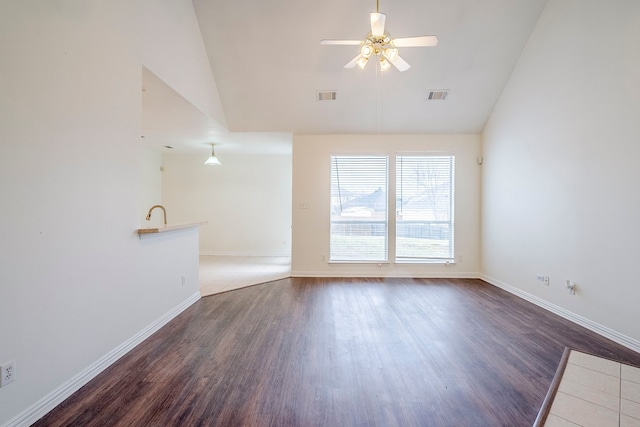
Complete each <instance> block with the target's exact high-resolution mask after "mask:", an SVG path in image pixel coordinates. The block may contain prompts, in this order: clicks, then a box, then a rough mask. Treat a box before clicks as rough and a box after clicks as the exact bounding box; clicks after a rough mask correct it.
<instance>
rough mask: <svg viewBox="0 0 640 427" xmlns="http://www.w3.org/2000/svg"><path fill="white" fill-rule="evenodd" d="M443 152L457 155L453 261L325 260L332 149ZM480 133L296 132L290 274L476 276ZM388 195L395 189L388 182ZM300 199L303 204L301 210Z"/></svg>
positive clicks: (326, 253)
mask: <svg viewBox="0 0 640 427" xmlns="http://www.w3.org/2000/svg"><path fill="white" fill-rule="evenodd" d="M398 151H405V152H407V151H408V152H447V153H452V154H454V155H455V156H456V177H455V179H456V184H455V185H456V186H455V243H454V245H455V252H456V262H457V263H456V264H455V265H450V266H445V265H443V264H417V265H412V264H394V263H393V262H392V263H390V264H388V265H387V264H385V265H383V266H381V267H378V266H376V265H375V264H329V263H328V262H327V261H323V260H322V257H323V256H325V259H328V256H327V255H328V253H329V221H330V218H329V213H330V212H329V201H330V172H331V161H330V157H331V154H354V153H367V154H372V153H373V154H377V153H380V154H387V155H389V156H392V155H394V154H395V153H396V152H398ZM479 155H480V136H479V135H297V136H294V139H293V249H292V261H291V262H292V266H291V269H292V274H293V275H295V276H365V277H366V276H373V277H385V276H387V277H477V276H478V274H479V271H480V255H479V247H480V234H479V218H480V166H479V165H478V164H477V161H476V159H477V156H479ZM389 193H390V197H391V198H392V199H393V198H394V197H395V188H394V187H393V186H390V188H389ZM301 204H304V205H305V206H306V208H304V209H301V208H300V205H301Z"/></svg>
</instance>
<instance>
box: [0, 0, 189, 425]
mask: <svg viewBox="0 0 640 427" xmlns="http://www.w3.org/2000/svg"><path fill="white" fill-rule="evenodd" d="M138 12H139V11H138V9H137V7H136V5H135V2H130V1H128V0H127V1H125V0H116V1H108V2H51V1H48V0H32V1H19V0H9V1H4V2H2V3H1V6H0V28H2V30H1V31H2V37H0V99H2V101H1V102H0V117H1V119H0V141H1V142H0V236H1V238H0V325H3V328H2V334H1V335H2V336H1V338H0V340H1V341H0V363H5V362H7V361H9V360H15V361H16V366H17V380H16V382H14V383H12V384H10V385H8V386H7V387H3V388H1V389H0V425H4V424H5V423H7V422H9V420H11V419H14V420H15V419H16V418H15V417H17V416H19V415H20V414H23V415H24V414H25V413H26V412H25V411H27V409H28V408H30V407H31V410H33V408H34V407H32V405H36V406H38V405H39V403H38V401H39V400H40V399H43V398H47V397H48V396H49V397H50V396H51V394H50V393H52V392H53V391H54V390H60V387H63V388H64V387H67V388H66V390H68V389H69V387H70V388H73V387H72V386H73V384H71V385H70V384H69V383H68V381H71V380H72V379H73V378H75V376H76V375H78V374H80V373H82V372H83V371H85V370H86V369H87V368H88V367H89V366H91V365H93V364H94V363H95V362H96V361H98V360H100V359H102V358H103V357H104V356H105V355H107V354H110V353H111V351H112V350H114V349H115V348H117V347H118V346H120V345H121V344H123V343H125V342H126V341H128V340H130V339H131V338H132V337H134V336H135V335H136V334H138V333H139V332H140V331H142V330H144V329H145V328H147V327H148V326H149V325H150V324H152V323H153V322H155V321H157V319H159V318H161V317H162V316H163V315H164V314H166V313H168V312H170V311H171V310H173V309H174V308H175V307H176V306H179V305H180V304H181V303H183V302H184V301H187V300H189V299H190V298H192V297H193V295H194V294H196V293H197V290H198V284H197V274H198V265H197V235H194V234H193V233H192V232H186V233H184V234H182V235H173V236H165V237H162V238H159V239H147V240H141V239H139V238H138V236H137V234H136V233H135V230H136V229H137V228H138V227H139V226H140V225H141V223H142V222H143V216H142V215H141V207H140V206H141V200H142V199H143V197H144V196H143V195H142V193H141V189H142V187H143V185H142V184H141V182H142V181H141V180H142V177H141V175H143V174H144V173H143V171H142V170H141V164H142V163H143V162H144V160H143V158H141V156H144V154H143V153H142V152H141V150H140V148H139V144H140V142H139V129H140V101H141V100H140V87H141V81H140V78H141V77H140V76H141V68H142V61H141V38H142V35H141V30H140V29H139V28H140V16H139V14H138ZM160 243H164V244H160ZM170 245H171V246H173V247H174V248H175V250H169V248H170ZM182 275H185V276H186V278H187V283H186V284H185V286H182V284H181V276H182ZM49 403H52V401H50V402H49ZM53 403H55V402H53ZM40 408H41V409H42V407H40ZM31 410H30V411H31ZM27 412H28V411H27ZM22 420H23V421H24V422H25V423H28V421H33V420H30V419H29V418H26V419H24V418H22Z"/></svg>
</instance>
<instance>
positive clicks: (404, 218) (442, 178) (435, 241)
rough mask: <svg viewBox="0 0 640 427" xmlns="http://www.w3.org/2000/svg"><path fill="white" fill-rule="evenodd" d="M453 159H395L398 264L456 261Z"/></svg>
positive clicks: (449, 157)
mask: <svg viewBox="0 0 640 427" xmlns="http://www.w3.org/2000/svg"><path fill="white" fill-rule="evenodd" d="M454 164H455V158H454V156H424V155H398V156H396V261H421V260H453V258H454V252H453V237H454V221H453V216H454V215H453V213H454V210H453V201H454V197H453V196H454V195H453V190H454Z"/></svg>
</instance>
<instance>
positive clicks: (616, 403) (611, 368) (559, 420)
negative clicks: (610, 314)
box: [545, 350, 640, 427]
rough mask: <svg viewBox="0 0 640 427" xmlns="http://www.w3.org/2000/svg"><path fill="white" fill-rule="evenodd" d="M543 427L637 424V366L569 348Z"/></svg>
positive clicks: (625, 426)
mask: <svg viewBox="0 0 640 427" xmlns="http://www.w3.org/2000/svg"><path fill="white" fill-rule="evenodd" d="M545 426H546V427H554V426H584V427H587V426H596V427H608V426H615V427H628V426H636V427H640V368H636V367H633V366H629V365H624V364H622V363H618V362H613V361H610V360H606V359H602V358H599V357H596V356H591V355H589V354H585V353H580V352H578V351H573V350H572V351H571V353H570V355H569V360H568V362H567V366H566V368H565V371H564V374H563V375H562V380H561V381H560V386H559V388H558V392H557V393H556V396H555V398H554V400H553V404H552V405H551V410H550V412H549V416H548V417H547V420H546V422H545Z"/></svg>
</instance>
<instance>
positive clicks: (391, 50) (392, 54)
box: [384, 47, 398, 61]
mask: <svg viewBox="0 0 640 427" xmlns="http://www.w3.org/2000/svg"><path fill="white" fill-rule="evenodd" d="M384 56H386V57H387V59H388V60H389V61H393V60H394V59H396V58H397V57H398V49H396V48H395V47H388V48H386V49H385V50H384Z"/></svg>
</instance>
